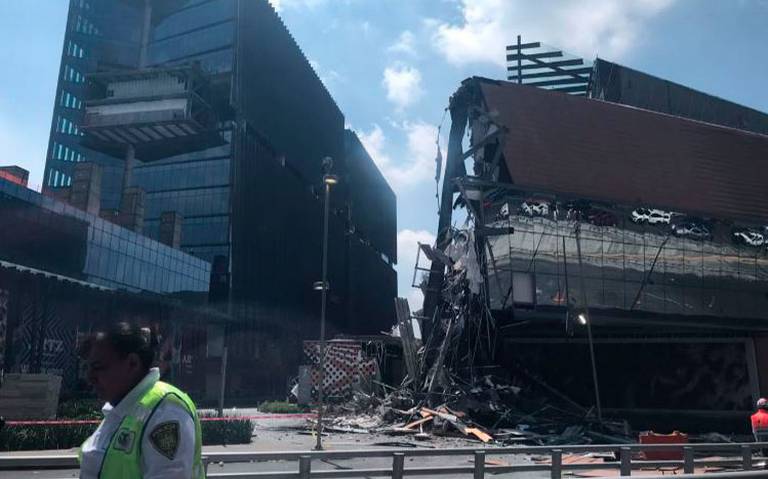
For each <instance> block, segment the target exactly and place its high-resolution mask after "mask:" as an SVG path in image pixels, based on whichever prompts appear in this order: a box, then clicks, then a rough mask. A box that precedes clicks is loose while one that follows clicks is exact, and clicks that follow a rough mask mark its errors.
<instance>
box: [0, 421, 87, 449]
mask: <svg viewBox="0 0 768 479" xmlns="http://www.w3.org/2000/svg"><path fill="white" fill-rule="evenodd" d="M97 426H98V424H53V425H32V426H5V427H4V428H3V430H2V431H0V451H31V450H36V449H70V448H73V447H80V445H81V444H82V443H83V441H85V440H86V439H88V436H90V435H91V434H93V431H95V430H96V427H97Z"/></svg>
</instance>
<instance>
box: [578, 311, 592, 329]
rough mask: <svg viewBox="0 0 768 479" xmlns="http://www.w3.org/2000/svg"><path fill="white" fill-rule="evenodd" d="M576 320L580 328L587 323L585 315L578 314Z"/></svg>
mask: <svg viewBox="0 0 768 479" xmlns="http://www.w3.org/2000/svg"><path fill="white" fill-rule="evenodd" d="M577 319H578V320H579V324H581V325H582V326H586V324H587V322H588V321H589V320H588V318H587V315H586V314H585V313H579V315H578V316H577Z"/></svg>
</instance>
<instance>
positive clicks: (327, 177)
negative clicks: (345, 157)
mask: <svg viewBox="0 0 768 479" xmlns="http://www.w3.org/2000/svg"><path fill="white" fill-rule="evenodd" d="M331 168H333V160H332V159H331V158H330V157H328V156H326V157H325V158H323V171H324V173H325V174H324V175H323V186H324V187H325V196H324V198H323V203H324V204H323V279H322V281H320V283H319V284H318V283H315V289H320V290H321V292H322V293H321V294H322V299H321V300H320V364H319V367H320V378H319V383H318V388H317V402H318V408H317V445H316V446H315V449H316V450H318V451H321V450H322V449H323V442H322V441H323V439H322V437H323V409H324V404H323V401H324V399H325V397H324V392H325V391H324V383H325V309H326V308H325V305H326V301H327V299H328V289H329V285H328V216H329V212H330V200H331V187H332V186H333V185H335V184H336V183H338V182H339V178H338V177H337V176H336V175H332V174H331Z"/></svg>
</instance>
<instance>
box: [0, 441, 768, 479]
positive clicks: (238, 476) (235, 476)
mask: <svg viewBox="0 0 768 479" xmlns="http://www.w3.org/2000/svg"><path fill="white" fill-rule="evenodd" d="M761 449H768V443H702V444H622V445H584V446H516V447H498V448H453V449H364V450H343V451H290V452H214V451H205V450H204V451H203V455H204V461H205V463H206V468H208V467H209V465H210V464H228V463H243V462H266V461H279V462H295V463H297V468H296V469H295V470H293V471H259V472H238V473H227V472H220V473H219V472H209V473H208V477H209V478H211V479H312V478H351V477H391V478H392V479H402V478H403V477H404V476H420V475H430V476H432V475H445V474H471V475H472V476H473V478H474V479H483V478H484V477H485V475H486V474H503V473H513V472H534V471H540V472H544V471H548V472H549V475H550V477H551V478H552V479H561V477H562V474H563V472H564V471H576V470H601V469H604V470H606V471H608V470H618V471H619V474H620V475H621V476H631V475H632V471H633V470H637V469H641V468H642V469H647V468H668V467H677V468H682V472H683V474H684V475H686V478H687V479H699V478H707V479H724V478H731V477H734V478H741V479H763V478H765V479H768V470H760V471H755V470H753V469H754V466H755V463H756V461H763V460H764V458H762V457H759V458H756V457H753V453H754V452H755V451H758V450H761ZM660 450H664V451H670V450H672V451H682V456H683V458H682V459H681V460H667V461H646V460H636V459H634V458H633V457H632V456H633V455H634V454H635V453H638V452H643V451H660ZM578 453H614V454H615V455H616V456H617V458H618V460H617V461H612V462H602V463H564V462H563V455H564V454H578ZM704 453H707V454H712V453H718V454H720V455H730V457H726V458H718V459H696V458H695V456H696V455H697V454H699V455H701V454H704ZM513 455H548V456H549V457H550V461H549V463H548V464H503V465H497V464H494V463H490V464H489V463H488V460H487V458H488V456H494V457H499V456H501V457H503V456H513ZM445 456H452V457H462V456H465V457H467V458H472V459H473V461H472V465H468V466H439V467H408V468H407V467H405V458H406V457H445ZM371 458H390V459H391V460H392V463H391V466H388V467H381V468H371V469H332V470H328V469H322V470H320V469H313V468H312V462H313V461H323V460H325V461H327V460H332V459H371ZM494 462H497V461H494ZM704 466H726V467H734V468H736V469H737V470H734V471H729V472H723V473H708V474H693V473H694V471H695V468H696V467H704ZM76 468H77V457H76V456H75V455H74V454H68V455H19V454H12V455H11V454H5V455H0V470H30V469H32V470H35V469H76ZM649 477H650V478H651V479H653V478H652V476H643V478H644V479H648V478H649ZM665 477H667V478H668V476H665Z"/></svg>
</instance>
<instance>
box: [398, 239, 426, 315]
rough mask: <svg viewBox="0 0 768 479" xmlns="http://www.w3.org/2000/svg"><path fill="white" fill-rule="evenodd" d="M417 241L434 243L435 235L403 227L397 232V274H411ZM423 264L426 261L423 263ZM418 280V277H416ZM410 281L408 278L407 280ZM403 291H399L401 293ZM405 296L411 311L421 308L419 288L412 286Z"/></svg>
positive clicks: (422, 299) (421, 296)
mask: <svg viewBox="0 0 768 479" xmlns="http://www.w3.org/2000/svg"><path fill="white" fill-rule="evenodd" d="M419 243H423V244H429V245H434V243H435V235H433V234H432V233H430V232H429V231H425V230H410V229H405V230H401V231H400V232H398V233H397V256H398V261H397V269H398V276H403V275H405V276H406V277H408V278H411V277H412V275H413V268H414V266H415V265H416V254H417V250H418V248H419ZM424 264H425V265H426V264H427V263H424ZM417 281H418V278H417ZM409 283H410V280H409ZM402 293H403V292H402V291H401V294H402ZM406 298H407V299H408V304H409V305H410V307H411V311H412V312H416V311H418V310H419V309H421V305H422V302H423V301H424V296H423V295H422V293H421V290H419V289H416V288H412V289H411V290H410V291H409V292H408V294H407V296H406Z"/></svg>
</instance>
